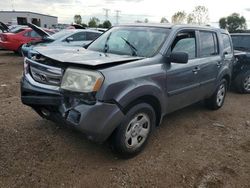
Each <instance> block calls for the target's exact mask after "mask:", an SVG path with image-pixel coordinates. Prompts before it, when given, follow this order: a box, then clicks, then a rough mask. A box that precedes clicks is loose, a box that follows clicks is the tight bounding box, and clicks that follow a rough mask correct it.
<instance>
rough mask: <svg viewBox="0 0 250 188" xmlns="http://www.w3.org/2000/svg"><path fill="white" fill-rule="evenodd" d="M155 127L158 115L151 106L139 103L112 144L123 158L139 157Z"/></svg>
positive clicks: (118, 131) (118, 130)
mask: <svg viewBox="0 0 250 188" xmlns="http://www.w3.org/2000/svg"><path fill="white" fill-rule="evenodd" d="M140 120H141V121H140ZM132 121H133V122H132ZM144 121H145V123H144V124H143V123H142V122H144ZM140 122H141V123H140ZM155 125H156V114H155V111H154V109H153V107H152V106H151V105H149V104H147V103H139V104H137V105H135V106H133V107H132V108H131V109H130V110H129V111H128V112H127V114H126V117H125V118H124V120H123V122H122V123H121V125H120V126H119V127H118V128H117V129H116V130H115V132H114V134H113V136H112V140H111V141H112V143H111V144H112V146H113V149H114V151H115V152H116V153H118V154H119V155H120V156H121V157H123V158H130V157H133V156H135V155H137V154H138V153H140V152H141V151H142V150H143V148H144V147H145V145H146V143H147V141H148V139H149V137H150V134H151V132H152V130H154V128H155ZM146 132H147V134H145V133H146ZM126 135H127V136H126ZM128 135H129V136H128ZM141 135H146V136H145V137H142V136H141ZM133 140H134V141H133Z"/></svg>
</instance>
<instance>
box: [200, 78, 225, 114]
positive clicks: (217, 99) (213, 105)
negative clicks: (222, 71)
mask: <svg viewBox="0 0 250 188" xmlns="http://www.w3.org/2000/svg"><path fill="white" fill-rule="evenodd" d="M226 93H227V81H226V80H225V79H222V80H221V81H220V83H219V85H218V87H217V89H216V91H215V92H214V94H213V95H212V96H211V97H210V98H208V99H206V100H205V103H206V105H207V107H208V108H210V109H212V110H217V109H219V108H221V107H222V106H223V104H224V101H225V97H226Z"/></svg>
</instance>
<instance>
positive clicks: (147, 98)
mask: <svg viewBox="0 0 250 188" xmlns="http://www.w3.org/2000/svg"><path fill="white" fill-rule="evenodd" d="M139 103H147V104H149V105H151V106H152V107H153V109H154V110H155V115H156V126H158V125H159V124H160V121H161V113H162V110H161V105H160V102H159V100H158V99H157V98H156V97H154V96H150V95H145V96H142V97H139V98H137V99H135V100H133V101H132V102H130V103H129V104H128V105H127V106H125V107H124V108H123V109H122V111H123V113H124V114H126V113H127V112H128V111H129V109H130V108H132V107H133V106H134V105H136V104H139Z"/></svg>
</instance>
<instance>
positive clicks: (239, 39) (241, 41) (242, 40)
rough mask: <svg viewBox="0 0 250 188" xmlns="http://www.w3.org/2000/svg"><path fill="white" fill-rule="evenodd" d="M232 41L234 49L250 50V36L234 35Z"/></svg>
mask: <svg viewBox="0 0 250 188" xmlns="http://www.w3.org/2000/svg"><path fill="white" fill-rule="evenodd" d="M232 41H233V46H234V49H236V50H242V51H250V36H247V35H245V36H244V35H233V36H232Z"/></svg>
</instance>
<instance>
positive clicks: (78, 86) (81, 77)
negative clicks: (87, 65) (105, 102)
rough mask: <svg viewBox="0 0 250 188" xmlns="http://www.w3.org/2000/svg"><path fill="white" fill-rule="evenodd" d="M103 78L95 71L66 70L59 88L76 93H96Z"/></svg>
mask: <svg viewBox="0 0 250 188" xmlns="http://www.w3.org/2000/svg"><path fill="white" fill-rule="evenodd" d="M103 80H104V77H103V76H102V74H101V73H99V72H96V71H88V70H82V69H74V68H68V69H67V70H66V71H65V73H64V75H63V79H62V83H61V88H62V89H65V90H70V91H76V92H85V93H89V92H95V91H98V90H99V89H100V87H101V85H102V83H103Z"/></svg>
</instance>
